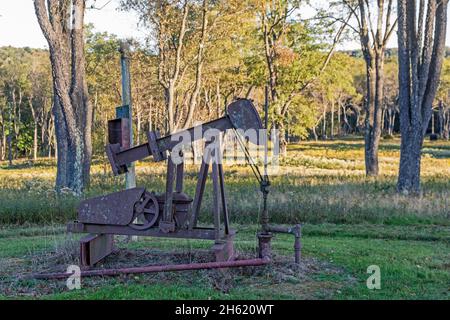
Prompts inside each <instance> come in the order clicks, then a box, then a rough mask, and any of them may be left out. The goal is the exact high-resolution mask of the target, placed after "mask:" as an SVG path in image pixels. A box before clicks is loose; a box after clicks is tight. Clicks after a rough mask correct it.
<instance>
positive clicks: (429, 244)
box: [0, 224, 450, 299]
mask: <svg viewBox="0 0 450 320" xmlns="http://www.w3.org/2000/svg"><path fill="white" fill-rule="evenodd" d="M256 228H257V226H237V229H238V230H240V232H239V233H238V237H237V239H236V247H237V248H238V249H239V250H240V251H246V252H252V250H254V246H255V231H256ZM417 229H420V228H417ZM24 230H25V229H24ZM364 231H367V232H364ZM417 231H418V230H416V233H414V232H413V233H412V234H410V235H409V240H403V239H402V238H404V236H402V235H401V234H399V235H397V234H396V232H395V229H391V230H386V228H385V227H384V226H368V225H361V226H355V225H350V226H346V225H340V226H333V225H329V224H322V225H309V224H307V225H305V226H304V233H303V234H304V235H303V257H304V258H305V259H311V258H315V259H319V260H320V261H324V262H327V263H329V265H333V266H335V267H336V268H339V269H341V270H342V271H341V272H335V271H333V272H329V270H327V269H326V268H323V269H321V270H316V272H314V274H312V276H311V278H310V279H308V280H307V281H303V282H302V281H298V280H293V281H290V280H289V279H288V280H285V281H284V282H283V281H281V282H280V281H274V279H272V278H270V277H267V278H265V277H262V278H259V279H258V280H257V281H252V279H251V278H248V277H246V276H245V275H244V276H241V277H240V279H237V280H236V279H235V281H237V284H236V285H235V286H234V287H233V288H232V289H231V290H230V291H229V292H226V293H224V292H221V291H219V290H217V289H215V288H214V287H211V285H210V284H208V281H206V280H205V274H204V273H202V272H201V271H197V272H187V273H178V274H172V275H166V276H148V277H147V276H143V275H139V276H136V277H135V276H130V277H126V278H109V279H103V280H101V281H100V283H99V282H95V283H91V282H89V281H88V280H86V283H84V282H83V289H82V290H76V291H69V290H68V289H66V288H65V287H64V283H59V285H58V286H57V287H56V288H53V289H52V290H50V291H48V290H43V289H42V286H47V285H49V284H48V283H47V282H45V281H32V282H30V283H29V284H28V286H32V287H35V288H36V291H37V294H38V297H40V298H43V299H219V298H220V299H302V298H308V299H320V298H324V297H326V298H333V299H448V298H449V283H450V274H449V271H450V270H449V261H450V250H449V249H450V248H449V240H448V230H441V231H439V230H434V231H436V232H434V231H433V230H431V229H425V230H421V231H420V232H417ZM5 232H7V231H6V230H2V231H1V232H0V234H1V235H2V236H3V235H4V233H5ZM404 232H406V231H404ZM425 233H426V234H428V233H429V237H427V238H426V237H424V236H423V234H425ZM22 234H25V233H24V232H23V233H22ZM362 234H363V235H362ZM379 234H381V236H379ZM414 237H417V239H418V240H416V239H414ZM62 239H63V235H62V234H60V233H58V232H56V234H52V235H44V234H42V235H40V236H36V235H28V236H27V235H22V236H20V237H14V236H13V235H8V236H6V237H4V238H3V241H2V242H1V243H0V246H1V247H2V256H1V257H0V259H1V260H0V261H2V263H4V264H8V265H9V264H16V265H17V264H20V263H23V264H25V262H21V259H25V258H24V257H27V256H28V255H36V254H39V253H41V252H42V253H45V252H48V250H51V249H54V247H55V244H57V243H58V241H62ZM18 240H20V241H18ZM292 244H293V243H292V238H291V237H290V236H288V235H277V236H276V237H275V239H274V242H273V247H274V250H275V253H276V254H277V255H286V256H292ZM209 245H210V244H209V243H207V242H197V241H187V240H182V241H175V240H154V239H151V240H150V239H144V240H142V241H138V242H133V243H132V244H131V245H122V247H124V246H126V247H127V248H129V249H135V250H136V249H139V248H148V247H154V248H158V249H161V250H173V249H174V248H175V247H176V248H179V249H180V248H181V249H182V248H191V249H201V248H207V247H208V246H209ZM25 265H26V264H25ZM370 265H378V266H380V268H381V285H382V288H381V290H368V289H367V287H366V280H367V278H368V276H369V275H368V274H367V273H366V271H367V267H368V266H370ZM27 268H30V266H27V265H26V266H25V269H27ZM9 277H14V275H13V274H9V273H8V274H5V273H3V274H0V279H3V281H6V280H7V279H8V278H9ZM39 290H43V292H44V294H43V293H42V292H41V293H39V292H40V291H39ZM13 297H15V298H29V296H25V297H24V296H21V295H16V296H13V295H12V296H9V297H8V298H13Z"/></svg>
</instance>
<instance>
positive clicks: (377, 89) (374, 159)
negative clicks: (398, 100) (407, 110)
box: [365, 52, 384, 177]
mask: <svg viewBox="0 0 450 320" xmlns="http://www.w3.org/2000/svg"><path fill="white" fill-rule="evenodd" d="M383 55H384V53H383V52H377V53H376V54H375V61H373V59H372V58H371V59H370V60H369V61H367V60H366V63H367V102H366V120H365V121H366V125H365V127H366V128H365V162H366V174H367V176H369V177H371V176H372V177H374V176H378V174H379V164H378V149H379V145H380V139H381V122H382V103H383V81H384V73H383V70H384V57H383ZM372 61H373V62H372Z"/></svg>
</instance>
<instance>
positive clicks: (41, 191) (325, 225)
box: [0, 139, 450, 300]
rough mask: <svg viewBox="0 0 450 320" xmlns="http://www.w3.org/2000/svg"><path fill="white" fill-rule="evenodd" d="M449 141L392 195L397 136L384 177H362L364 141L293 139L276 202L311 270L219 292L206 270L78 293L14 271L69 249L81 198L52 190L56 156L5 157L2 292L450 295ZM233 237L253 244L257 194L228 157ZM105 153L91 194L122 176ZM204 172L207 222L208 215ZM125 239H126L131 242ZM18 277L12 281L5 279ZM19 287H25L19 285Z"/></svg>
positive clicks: (429, 146) (190, 179)
mask: <svg viewBox="0 0 450 320" xmlns="http://www.w3.org/2000/svg"><path fill="white" fill-rule="evenodd" d="M449 151H450V143H448V142H442V141H438V142H426V143H425V147H424V150H423V162H422V181H423V190H424V192H423V194H422V195H421V196H420V197H417V198H412V197H405V196H400V195H398V194H396V192H395V183H396V175H397V171H398V158H399V141H398V139H390V140H385V141H383V143H382V145H381V148H380V168H381V172H382V174H381V176H380V177H378V178H377V179H373V178H371V179H367V178H365V176H364V151H363V144H362V142H361V140H360V139H346V140H339V141H329V142H305V143H301V144H296V145H292V146H289V153H288V157H287V158H285V159H282V161H281V167H280V170H279V173H278V175H276V176H273V177H272V183H273V186H272V189H271V194H270V196H269V210H270V213H271V220H272V221H273V222H274V223H283V224H292V223H303V224H304V228H303V256H304V257H305V259H306V260H305V261H317V263H316V262H314V263H312V262H311V263H312V264H311V265H310V267H309V268H310V269H311V270H310V272H308V274H307V276H306V277H304V278H300V279H298V278H295V277H290V276H286V275H284V276H283V278H282V279H281V280H280V278H279V275H278V276H276V275H275V274H276V272H275V271H274V270H275V269H274V270H272V269H268V270H267V275H266V276H261V275H260V276H258V277H253V276H249V275H248V274H246V273H245V272H244V271H243V273H242V274H240V273H238V274H235V275H234V279H233V280H230V281H231V283H232V285H231V286H230V288H229V290H222V289H221V290H219V289H218V288H217V287H216V286H215V285H214V281H212V280H211V275H210V274H208V273H205V272H202V271H197V272H188V273H179V274H166V275H148V276H138V277H133V276H129V277H120V278H110V279H100V280H86V281H85V282H83V289H82V290H80V291H68V290H67V289H66V288H65V287H64V283H46V282H42V281H28V282H24V283H22V282H20V285H19V286H18V287H17V288H16V287H15V283H16V282H14V281H16V280H14V279H15V274H17V272H18V271H17V270H22V271H24V272H26V271H27V272H31V271H32V270H33V268H34V265H33V264H32V263H30V259H31V258H30V257H34V256H39V255H42V256H45V255H46V254H48V253H49V252H52V251H55V250H56V252H60V251H63V250H64V239H65V238H66V236H65V228H64V225H63V224H64V223H65V222H67V221H68V220H71V219H74V218H75V217H76V214H75V212H76V206H77V204H78V202H79V199H76V198H74V197H73V196H72V195H70V194H63V195H56V194H55V193H54V192H53V191H52V185H53V179H54V175H55V167H54V163H52V161H48V160H40V161H39V162H38V163H37V164H36V165H33V164H32V163H31V162H29V161H17V162H16V164H15V165H14V167H12V168H9V167H8V166H7V164H6V163H0V203H1V205H0V270H1V271H0V299H2V298H3V299H9V298H21V299H29V298H36V297H38V298H42V299H161V298H164V299H257V300H260V299H271V298H273V299H323V298H332V299H449V293H450V291H449V290H450V154H449ZM164 169H165V168H164V166H163V165H161V164H155V163H151V162H141V163H140V164H139V165H138V167H137V172H138V185H143V186H146V187H147V188H148V189H149V190H155V191H160V192H162V191H163V189H164V187H163V186H164ZM197 170H198V168H197V167H195V166H188V167H187V171H186V172H187V177H186V181H185V188H186V192H187V193H189V194H193V193H194V189H195V183H196V172H197ZM225 170H226V187H227V195H228V198H229V202H228V203H229V210H230V212H231V214H232V223H233V225H234V227H235V228H236V229H238V231H239V233H238V236H237V239H236V247H237V248H238V250H240V251H242V252H246V253H247V254H253V253H254V252H255V249H256V248H255V246H256V241H255V234H256V231H257V225H256V223H257V221H258V217H259V213H260V210H261V201H260V195H259V193H258V185H257V184H256V182H255V180H254V178H253V176H252V175H251V172H250V171H249V170H248V168H246V167H244V166H233V167H226V168H225ZM108 171H109V168H107V167H105V165H104V164H102V163H101V161H99V160H98V161H97V162H96V164H95V165H94V167H93V175H92V185H91V187H90V188H89V190H87V192H86V195H85V197H92V196H95V195H99V194H106V193H109V192H114V191H119V190H121V189H122V188H123V184H124V183H123V177H113V176H112V175H111V174H109V173H108ZM210 190H211V183H210V182H208V186H207V192H206V194H205V198H204V204H203V209H202V210H203V211H202V216H203V222H204V223H210V222H211V221H210V218H209V216H210V215H209V214H208V208H209V207H210V206H211V205H212V197H211V192H210ZM123 246H125V245H123ZM209 246H210V243H208V242H199V241H185V240H183V241H174V240H159V239H157V240H155V239H148V240H143V241H139V242H133V243H131V244H128V245H126V247H127V248H128V249H135V250H140V249H142V248H147V247H152V248H156V249H159V250H173V249H174V248H177V249H181V250H191V249H205V248H208V247H209ZM273 246H274V250H275V253H276V255H278V256H289V257H292V247H293V243H292V238H291V237H290V236H288V235H276V237H275V239H274V243H273ZM370 265H378V266H380V268H381V277H382V284H381V285H382V288H381V290H374V291H373V290H368V289H367V287H366V280H367V278H368V276H369V274H367V273H366V272H367V267H368V266H370ZM9 283H12V284H9ZM18 288H20V290H19V289H18Z"/></svg>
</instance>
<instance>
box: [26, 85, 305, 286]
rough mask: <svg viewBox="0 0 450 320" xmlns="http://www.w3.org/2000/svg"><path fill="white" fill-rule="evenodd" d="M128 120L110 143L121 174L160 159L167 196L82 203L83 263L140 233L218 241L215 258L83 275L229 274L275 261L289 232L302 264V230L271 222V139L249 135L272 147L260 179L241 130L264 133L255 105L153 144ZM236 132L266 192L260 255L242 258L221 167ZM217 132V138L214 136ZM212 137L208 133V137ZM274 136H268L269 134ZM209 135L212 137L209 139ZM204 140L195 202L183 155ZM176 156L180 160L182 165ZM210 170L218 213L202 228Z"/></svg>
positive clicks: (143, 193)
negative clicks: (141, 140)
mask: <svg viewBox="0 0 450 320" xmlns="http://www.w3.org/2000/svg"><path fill="white" fill-rule="evenodd" d="M127 123H128V122H127V121H124V120H123V119H115V120H111V121H109V123H108V133H109V144H108V145H107V146H106V153H107V155H108V159H109V162H110V164H111V169H112V172H113V173H114V174H115V175H119V174H123V173H125V172H127V170H128V167H129V164H130V163H132V162H134V161H137V160H141V159H144V158H147V157H149V156H152V157H153V159H154V161H156V162H162V161H167V175H166V188H165V193H161V194H156V193H154V192H150V191H147V190H146V188H143V187H138V188H133V189H128V190H125V191H121V192H116V193H113V194H109V195H105V196H101V197H96V198H92V199H87V200H85V201H82V202H81V204H80V206H79V208H78V219H77V220H76V221H73V222H71V223H69V224H68V225H67V230H68V231H69V232H74V233H89V235H88V236H85V237H84V238H82V239H81V240H80V260H81V261H80V262H81V265H82V267H84V269H89V267H91V266H93V265H94V264H96V263H97V262H99V261H101V260H102V259H103V258H105V257H106V256H108V255H109V254H111V253H112V251H113V236H114V235H128V236H130V235H135V236H150V237H165V238H185V239H203V240H212V241H214V244H213V246H212V253H213V255H214V257H215V261H213V262H206V263H189V264H177V265H162V266H153V265H152V266H144V267H132V268H119V269H98V270H83V271H81V274H80V275H81V276H83V277H89V276H115V275H120V274H130V273H134V274H136V273H149V272H165V271H185V270H198V269H213V268H214V269H223V268H232V267H246V266H262V265H265V264H268V263H270V261H271V239H272V236H273V233H287V234H292V235H294V237H295V242H294V251H295V262H296V263H299V261H300V254H301V243H300V237H301V226H300V225H295V226H293V227H287V228H286V227H281V226H273V225H270V224H269V214H268V208H267V196H268V194H269V187H270V181H269V177H268V174H267V135H264V139H261V137H260V135H248V136H246V138H247V141H248V142H249V143H253V144H256V145H263V144H264V147H265V158H266V159H265V165H264V173H263V174H261V172H260V170H259V168H258V166H257V165H256V164H255V162H254V161H253V159H252V157H251V155H250V153H249V151H248V149H247V148H246V146H245V142H246V141H244V139H243V137H242V136H241V133H239V132H238V131H240V132H247V131H248V130H256V131H259V130H260V129H263V124H262V121H261V118H260V117H259V115H258V112H257V111H256V109H255V107H254V105H253V103H252V101H250V100H247V99H238V100H237V101H235V102H233V103H231V104H230V105H229V106H228V108H227V110H226V114H225V116H224V117H222V118H220V119H216V120H213V121H210V122H207V123H205V124H203V125H200V126H196V127H193V128H190V129H187V130H183V131H180V132H177V133H175V134H172V135H168V136H165V137H160V135H159V133H158V132H156V131H152V132H148V133H147V138H148V142H147V143H145V144H142V145H139V146H136V147H132V148H127V147H124V146H129V141H128V139H129V137H130V132H129V130H130V128H129V127H128V124H127ZM264 128H265V129H267V128H268V89H267V88H266V103H265V125H264ZM227 130H232V131H233V132H234V133H235V136H236V139H237V141H238V144H239V145H240V147H241V149H242V150H243V152H244V155H245V158H246V160H247V162H248V164H249V165H250V167H251V168H252V171H253V173H254V174H255V176H256V178H257V179H258V181H259V183H260V191H261V192H262V195H263V212H262V215H261V221H260V222H261V230H260V232H259V233H258V257H257V258H255V259H247V260H235V255H234V248H233V239H234V235H235V233H236V232H235V230H233V229H231V228H230V224H229V212H228V209H227V201H226V195H225V181H224V171H223V166H222V161H221V160H222V159H221V157H222V145H221V135H222V134H223V133H224V132H225V131H227ZM211 131H212V132H213V134H211ZM208 132H209V134H208ZM266 133H267V132H266ZM204 138H206V139H204ZM200 139H202V140H203V139H204V140H206V141H205V145H206V146H207V147H206V148H205V154H204V155H203V158H202V163H201V166H200V171H199V173H198V181H197V187H196V191H195V195H194V198H191V197H190V196H189V195H187V194H185V193H184V192H183V177H184V155H183V152H182V150H183V146H187V145H190V144H191V143H192V142H194V141H197V140H200ZM175 159H178V160H177V161H175ZM210 167H211V177H212V185H213V208H212V215H213V221H214V227H212V228H205V227H199V226H198V225H197V222H198V218H199V213H200V206H201V202H202V198H203V193H204V190H205V185H206V179H207V176H208V172H209V169H210ZM69 275H70V274H68V273H47V274H37V275H33V276H32V277H33V278H35V279H65V278H67V276H69Z"/></svg>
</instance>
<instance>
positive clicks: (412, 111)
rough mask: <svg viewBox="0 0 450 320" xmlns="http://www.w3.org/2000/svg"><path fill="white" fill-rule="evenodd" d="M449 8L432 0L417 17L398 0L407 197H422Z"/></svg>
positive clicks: (401, 185)
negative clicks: (428, 133) (423, 155)
mask: <svg viewBox="0 0 450 320" xmlns="http://www.w3.org/2000/svg"><path fill="white" fill-rule="evenodd" d="M447 6H448V0H430V1H428V7H427V10H420V12H419V14H417V12H416V7H415V6H411V5H410V2H409V1H407V0H398V21H399V22H398V24H399V27H398V29H399V30H398V48H399V106H400V130H401V134H402V144H401V156H400V169H399V177H398V183H397V189H398V191H399V192H401V193H404V194H418V193H419V192H420V189H421V188H420V162H421V151H422V145H423V139H424V136H425V134H426V131H427V129H428V126H429V123H430V119H431V116H432V113H433V111H432V104H433V101H434V99H435V96H436V91H437V88H438V83H439V79H440V75H441V70H442V63H443V58H444V53H445V39H446V30H447ZM417 19H418V21H419V22H418V26H419V27H418V28H417ZM424 21H425V25H424V24H423V23H424ZM422 27H423V28H422ZM422 29H423V30H424V33H425V34H424V35H423V34H422V33H423V31H422ZM417 30H419V31H418V32H417ZM422 39H423V43H422Z"/></svg>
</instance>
